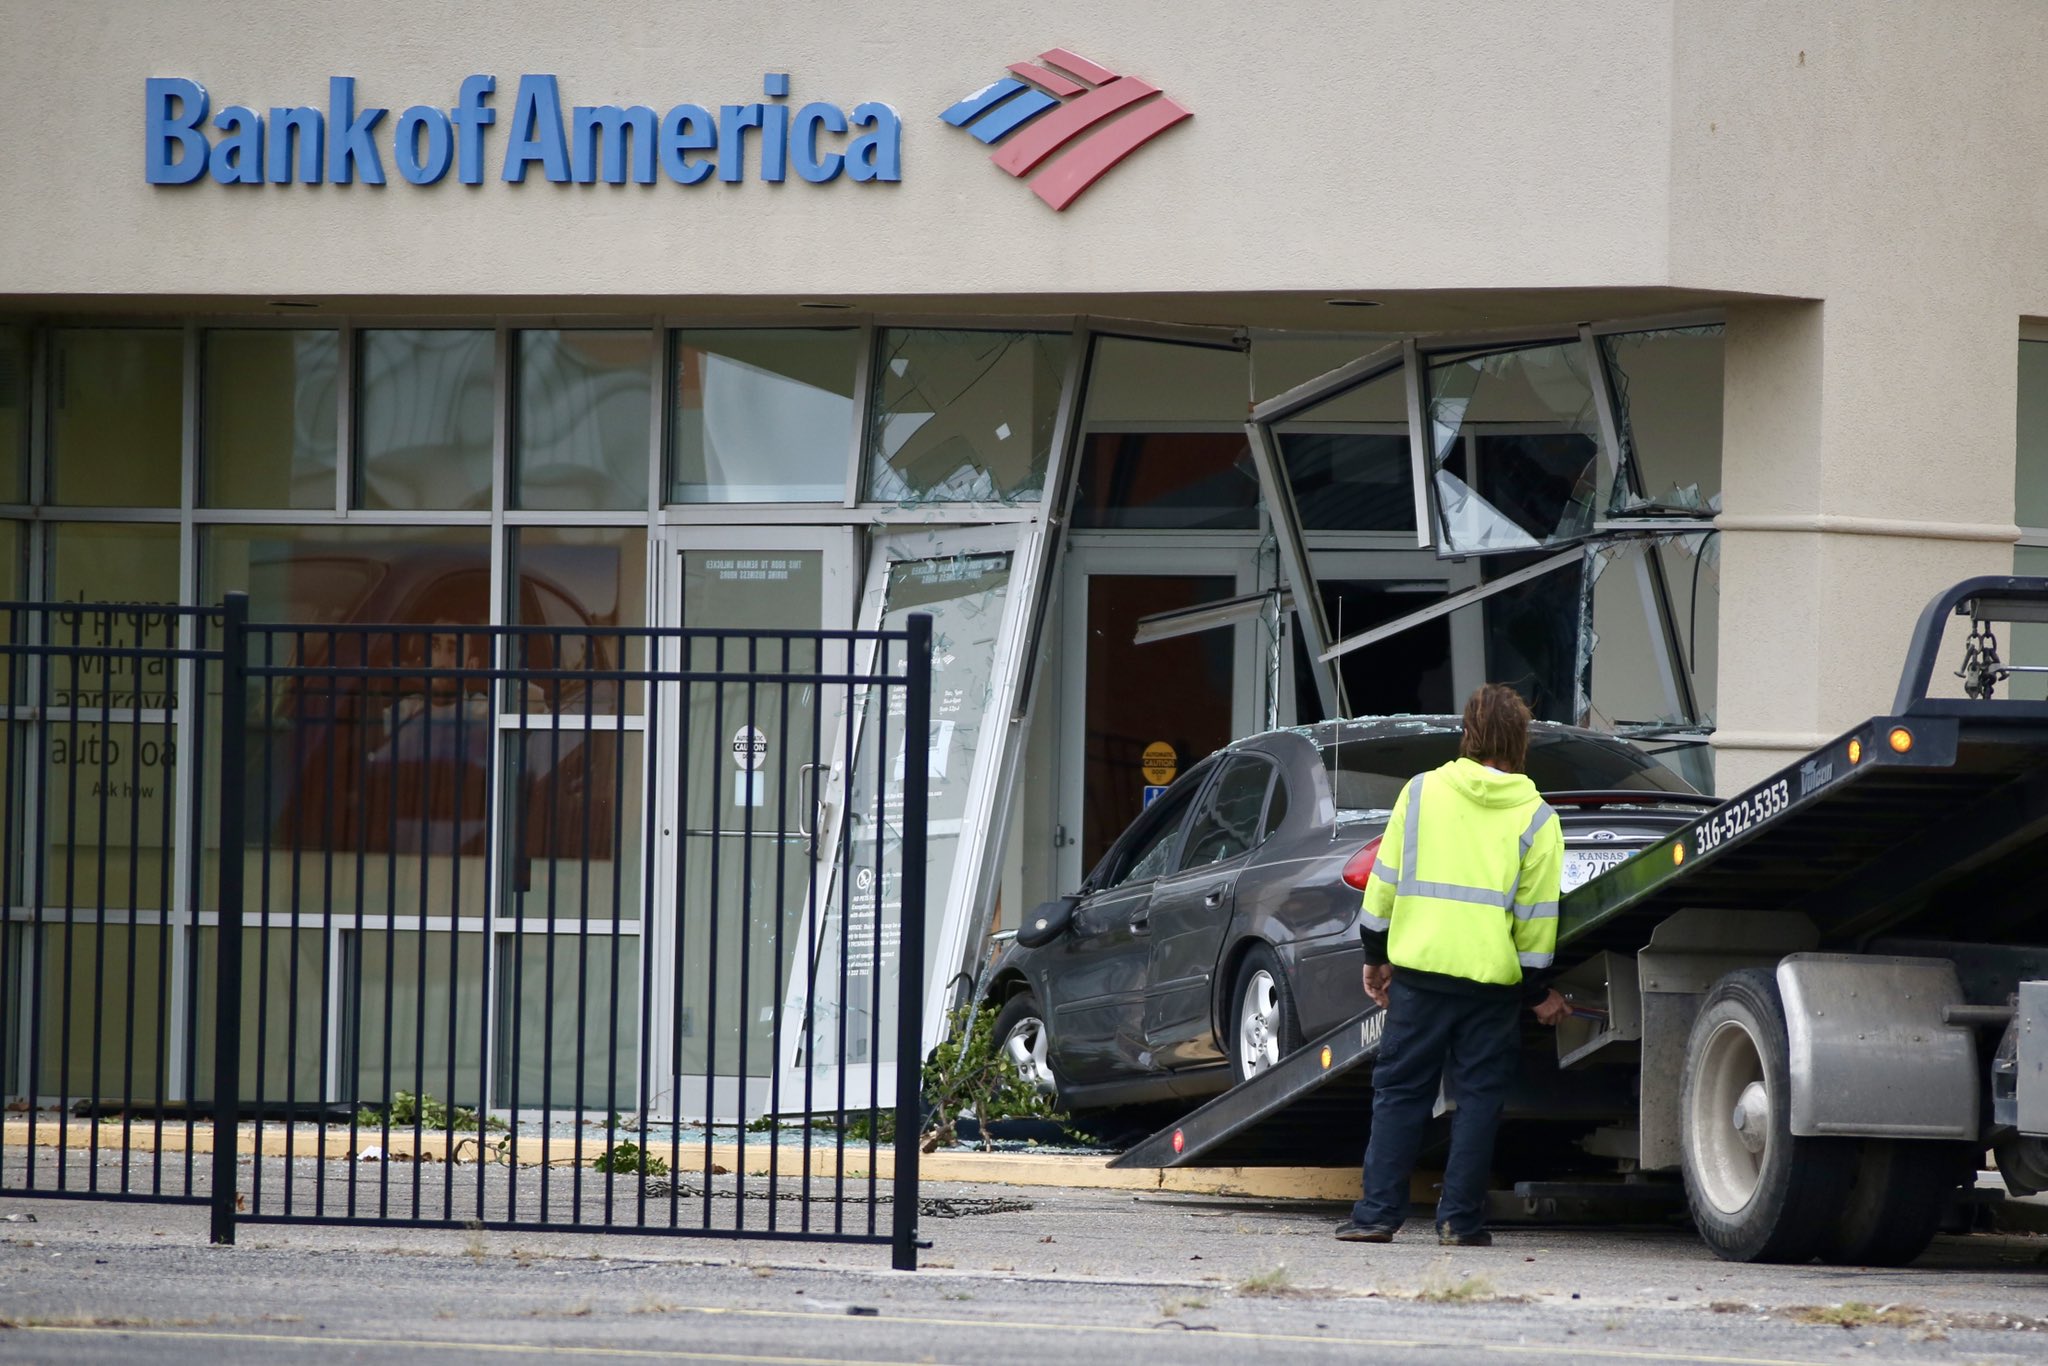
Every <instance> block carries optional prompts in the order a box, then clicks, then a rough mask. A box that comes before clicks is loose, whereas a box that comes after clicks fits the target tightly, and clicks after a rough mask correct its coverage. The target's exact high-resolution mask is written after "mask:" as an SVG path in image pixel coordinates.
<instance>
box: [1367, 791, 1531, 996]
mask: <svg viewBox="0 0 2048 1366" xmlns="http://www.w3.org/2000/svg"><path fill="white" fill-rule="evenodd" d="M1563 871H1564V834H1563V832H1562V831H1561V830H1560V829H1559V826H1558V820H1557V813H1556V812H1555V811H1553V810H1551V809H1550V807H1549V806H1548V805H1546V804H1545V803H1544V801H1543V799H1542V798H1541V797H1539V796H1538V795H1537V794H1536V785H1535V784H1534V783H1532V782H1530V781H1529V779H1528V778H1527V777H1526V776H1525V775H1523V774H1520V773H1501V772H1499V771H1497V770H1495V769H1491V768H1488V767H1486V766H1485V765H1484V764H1480V763H1475V762H1473V761H1472V760H1470V759H1458V760H1455V761H1453V762H1451V763H1448V764H1445V765H1444V766H1443V767H1442V768H1439V769H1435V770H1432V771H1431V772H1428V773H1421V774H1417V775H1416V776H1415V777H1414V778H1412V779H1410V780H1409V782H1408V785H1407V786H1406V787H1405V788H1403V789H1402V791H1401V796H1400V797H1399V799H1398V800H1396V801H1395V803H1394V815H1393V819H1392V820H1390V821H1389V822H1388V823H1387V829H1386V833H1385V834H1384V835H1382V836H1381V838H1380V849H1379V856H1378V859H1377V860H1376V861H1375V863H1374V864H1373V870H1372V877H1371V879H1370V880H1369V881H1368V882H1367V883H1366V888H1365V914H1364V916H1363V921H1362V923H1363V925H1364V928H1365V929H1367V930H1371V931H1374V932H1380V931H1384V932H1386V934H1387V961H1388V962H1390V963H1392V964H1393V965H1394V966H1395V967H1401V968H1414V969H1418V970H1420V971H1423V972H1435V973H1441V974H1443V975H1445V976H1447V977H1462V978H1465V979H1467V980H1468V981H1473V982H1485V983H1490V984H1497V985H1502V986H1511V985H1513V984H1515V983H1517V982H1520V981H1521V980H1522V971H1523V969H1525V968H1527V969H1530V970H1532V971H1536V970H1541V969H1544V968H1547V967H1549V966H1550V961H1551V958H1552V956H1553V954H1554V953H1555V952H1556V949H1557V898H1558V883H1559V879H1560V877H1561V876H1562V874H1563Z"/></svg>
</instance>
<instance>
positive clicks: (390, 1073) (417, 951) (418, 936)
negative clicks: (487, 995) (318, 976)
mask: <svg viewBox="0 0 2048 1366" xmlns="http://www.w3.org/2000/svg"><path fill="white" fill-rule="evenodd" d="M343 943H344V945H345V946H346V947H345V948H344V949H343V954H344V958H343V961H344V962H345V963H347V964H348V968H349V974H350V976H349V979H348V980H350V981H352V982H353V983H354V987H355V989H354V991H353V992H352V993H351V1003H352V1005H353V1007H354V1009H353V1012H352V1018H353V1019H354V1021H355V1022H356V1027H355V1028H354V1029H353V1030H350V1031H347V1032H346V1033H345V1034H344V1035H343V1037H342V1039H341V1040H340V1042H341V1043H342V1046H343V1047H344V1048H345V1049H346V1050H347V1055H348V1056H352V1057H353V1059H354V1067H353V1069H352V1071H353V1075H354V1078H355V1089H354V1090H353V1091H349V1092H345V1093H344V1095H343V1099H345V1100H353V1101H356V1102H358V1103H359V1104H362V1105H368V1106H383V1105H386V1104H388V1103H389V1101H390V1099H391V1097H392V1096H393V1095H394V1094H395V1093H396V1092H399V1091H409V1092H411V1093H412V1094H413V1095H416V1096H422V1095H425V1096H433V1097H434V1098H435V1099H436V1100H441V1101H445V1102H446V1103H448V1104H449V1105H464V1106H472V1107H474V1106H476V1105H478V1104H479V1103H481V1101H482V1099H483V1089H484V1087H483V1036H484V958H483V953H484V936H483V935H482V934H480V933H475V932H466V931H465V932H450V931H448V930H445V929H417V928H415V929H381V930H380V929H366V930H364V931H363V932H362V933H360V934H357V933H354V932H352V931H345V932H344V934H343ZM387 1020H388V1021H389V1024H388V1026H387V1024H386V1021H387ZM451 1026H452V1027H453V1029H454V1033H453V1034H452V1035H451V1034H450V1033H449V1030H450V1027H451ZM349 1070H350V1069H347V1068H346V1067H345V1068H344V1075H347V1073H348V1071H349ZM392 1127H393V1128H394V1129H395V1128H398V1127H400V1126H398V1125H393V1126H392ZM403 1127H405V1128H408V1129H409V1128H411V1127H412V1126H411V1125H410V1124H407V1125H405V1126H403ZM430 1131H431V1128H430Z"/></svg>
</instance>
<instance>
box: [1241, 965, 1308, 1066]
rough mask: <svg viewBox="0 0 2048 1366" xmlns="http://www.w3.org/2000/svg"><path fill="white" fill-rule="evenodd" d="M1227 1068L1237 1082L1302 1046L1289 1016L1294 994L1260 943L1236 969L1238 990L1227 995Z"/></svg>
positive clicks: (1293, 1017) (1294, 1021)
mask: <svg viewBox="0 0 2048 1366" xmlns="http://www.w3.org/2000/svg"><path fill="white" fill-rule="evenodd" d="M1230 1000H1231V1011H1230V1020H1229V1026H1230V1033H1229V1034H1228V1035H1226V1036H1225V1038H1226V1044H1227V1046H1228V1048H1229V1049H1230V1066H1231V1070H1232V1071H1233V1072H1234V1073H1235V1074H1236V1076H1237V1079H1238V1080H1239V1081H1244V1080H1245V1079H1247V1078H1249V1077H1255V1076H1257V1075H1258V1074H1259V1073H1261V1072H1264V1071H1266V1070H1267V1069H1268V1068H1270V1067H1273V1066H1274V1065H1275V1064H1277V1063H1278V1062H1279V1061H1280V1059H1282V1058H1284V1057H1286V1056H1287V1055H1288V1054H1289V1053H1292V1052H1293V1051H1294V1050H1295V1049H1297V1048H1299V1047H1301V1024H1300V1021H1299V1018H1298V1017H1297V1016H1296V1015H1295V1013H1294V992H1293V991H1292V990H1290V989H1289V988H1288V985H1287V974H1286V972H1284V971H1283V970H1282V969H1281V967H1280V960H1279V959H1278V958H1277V957H1275V956H1274V954H1273V951H1272V950H1271V949H1269V948H1267V947H1266V946H1265V945H1264V944H1254V945H1253V946H1252V951H1251V952H1250V953H1248V954H1246V955H1245V956H1244V964H1243V965H1242V966H1241V967H1239V968H1238V970H1237V990H1235V991H1233V992H1231V993H1230Z"/></svg>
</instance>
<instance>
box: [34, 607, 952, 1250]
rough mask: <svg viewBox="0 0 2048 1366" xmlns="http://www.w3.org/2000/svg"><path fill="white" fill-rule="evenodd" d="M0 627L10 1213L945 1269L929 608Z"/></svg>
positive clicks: (154, 610) (225, 1237)
mask: <svg viewBox="0 0 2048 1366" xmlns="http://www.w3.org/2000/svg"><path fill="white" fill-rule="evenodd" d="M0 612H4V613H5V627H6V630H5V635H6V644H5V646H4V647H0V648H4V651H5V653H4V664H5V667H4V669H0V706H4V708H5V710H4V715H5V717H6V718H7V725H6V731H5V734H4V736H0V763H4V775H0V779H4V781H0V875H4V879H5V881H4V886H5V888H6V905H7V907H8V910H7V918H6V922H5V926H4V932H0V1002H5V1005H4V1007H0V1082H4V1090H5V1093H6V1095H7V1097H8V1108H7V1115H6V1122H5V1124H4V1126H0V1193H21V1194H29V1193H33V1194H36V1195H48V1196H71V1197H82V1198H94V1199H145V1200H160V1201H176V1202H189V1203H206V1204H208V1205H209V1206H210V1207H211V1210H212V1219H213V1236H214V1238H215V1239H216V1240H219V1241H231V1240H232V1239H233V1237H234V1230H235V1227H236V1225H237V1224H238V1223H241V1222H250V1221H256V1222H265V1221H302V1222H322V1223H380V1224H393V1223H401V1224H408V1225H422V1226H454V1227H464V1226H467V1227H479V1226H481V1227H491V1228H532V1229H543V1228H544V1229H584V1230H619V1231H630V1232H668V1233H677V1234H695V1235H713V1236H737V1237H770V1238H811V1239H830V1240H839V1241H860V1242H887V1243H890V1244H891V1245H892V1246H893V1249H894V1259H895V1262H896V1264H897V1265H898V1266H904V1267H907V1266H911V1265H914V1264H915V1250H914V1249H915V1239H916V1222H915V1220H916V1190H917V1131H918V1123H919V1094H918V1090H919V1068H918V1066H917V1061H918V1059H919V1057H920V1056H921V1035H922V1028H923V1013H922V988H923V985H924V982H925V980H926V976H927V969H926V964H925V952H924V933H923V930H924V902H925V865H926V860H925V833H926V824H927V812H928V795H929V777H928V775H929V755H928V749H929V743H930V722H931V691H930V688H931V663H930V660H931V624H930V619H929V618H927V617H912V618H911V619H910V621H909V623H908V629H907V630H905V631H902V632H844V631H839V632H833V631H767V630H763V631H698V630H677V629H667V630H664V629H655V628H606V627H594V626H589V625H584V624H576V625H571V626H502V627H481V626H470V625H461V624H456V623H452V622H429V623H426V624H421V625H404V626H393V625H365V624H355V623H332V624H321V625H317V626H315V625H270V624H251V623H250V622H249V621H248V619H247V604H246V600H245V599H243V598H241V597H240V596H239V595H235V596H231V597H230V598H229V599H228V601H227V603H226V605H225V607H223V608H218V609H191V608H160V607H123V606H84V605H49V604H33V605H21V604H16V605H11V606H0ZM898 1059H901V1060H903V1065H901V1066H897V1065H896V1062H897V1060H898ZM892 1206H893V1207H892Z"/></svg>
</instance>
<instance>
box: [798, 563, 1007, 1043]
mask: <svg viewBox="0 0 2048 1366" xmlns="http://www.w3.org/2000/svg"><path fill="white" fill-rule="evenodd" d="M1011 560H1012V554H1011V552H1009V551H1007V550H1005V551H998V552H992V553H983V554H959V555H950V556H945V557H942V558H935V559H922V560H903V561H899V562H897V563H894V564H891V565H890V566H889V579H888V584H887V587H886V589H885V593H884V599H883V604H882V623H881V624H882V629H883V630H884V631H902V630H904V629H905V628H906V626H907V624H908V619H909V616H910V614H911V613H912V612H928V613H930V614H931V616H932V699H931V701H932V712H931V733H930V734H931V739H930V749H929V751H928V755H927V761H926V762H927V773H928V774H929V776H930V780H931V782H930V790H929V800H930V824H929V830H928V834H927V838H926V843H925V854H926V874H925V876H926V896H925V904H924V908H923V909H924V915H925V942H924V952H925V958H924V963H923V980H924V981H925V982H926V983H930V982H931V981H932V978H933V973H934V970H935V966H936V964H937V962H938V953H939V949H940V946H941V945H942V944H943V943H944V942H945V940H946V935H945V926H946V924H947V923H948V921H949V920H952V919H957V918H958V917H959V916H962V915H965V914H967V913H968V908H967V907H966V906H965V905H963V904H956V903H955V902H954V901H953V900H952V899H951V890H952V881H953V870H954V867H955V865H956V864H957V862H958V861H959V859H960V857H961V854H962V849H963V844H962V840H963V838H964V837H968V836H970V835H972V834H973V832H972V831H971V830H970V829H969V828H968V819H967V818H968V815H969V811H968V798H969V795H970V791H971V788H972V784H973V783H974V781H975V778H976V775H977V773H978V772H979V771H980V770H981V769H982V768H983V767H984V766H985V764H986V762H987V761H988V760H989V758H990V757H991V756H992V755H994V754H995V753H996V752H997V750H999V749H1000V747H1001V745H1002V743H1003V737H1002V734H1001V731H1000V727H996V728H995V729H994V730H993V731H991V730H989V729H987V727H988V726H989V723H990V722H991V721H992V720H993V718H992V717H991V716H990V714H989V712H990V707H991V706H992V704H993V703H994V700H995V690H996V687H997V682H998V680H997V671H996V662H997V661H996V645H997V642H998V639H999V637H1000V634H1001V631H1002V623H1003V614H1004V611H1005V607H1006V604H1007V602H1008V599H1009V588H1010V570H1011ZM898 649H899V652H900V649H901V647H898ZM893 667H894V669H896V670H900V669H901V667H902V663H901V655H900V653H899V654H898V656H897V662H896V664H895V665H894V666H893ZM877 692H878V690H877V689H873V688H869V689H865V690H863V694H862V695H861V696H860V697H859V699H858V700H857V702H856V706H857V707H858V708H859V711H858V713H857V715H856V719H855V724H856V726H857V728H858V730H857V739H856V741H855V743H856V745H857V749H856V751H855V755H854V760H853V771H852V776H851V780H850V783H849V788H848V793H847V798H846V803H847V805H846V820H847V824H846V826H845V827H844V829H843V830H842V832H841V839H842V844H841V846H840V848H839V849H838V850H837V851H836V855H835V857H836V859H837V860H838V863H839V865H840V866H839V869H838V873H837V876H838V877H840V878H843V879H847V880H848V886H847V887H845V888H842V889H840V891H839V893H838V899H837V900H836V901H830V902H828V903H827V904H826V905H825V907H824V908H823V911H824V913H823V915H822V916H821V917H820V921H819V935H818V940H817V943H818V944H819V946H820V948H819V959H818V966H817V968H816V970H815V975H814V976H810V977H809V978H808V986H809V991H810V1005H809V1010H810V1018H811V1019H812V1021H813V1028H814V1030H815V1032H814V1034H813V1038H812V1041H811V1043H812V1049H813V1056H814V1057H815V1058H816V1060H817V1064H818V1066H819V1067H821V1068H825V1067H830V1066H832V1064H833V1061H834V1060H836V1059H838V1058H839V1057H840V1054H839V1052H838V1044H837V1042H836V1037H837V1034H838V1031H839V1030H840V1029H842V1028H843V1029H844V1030H845V1031H846V1040H847V1048H846V1053H845V1055H844V1056H845V1061H846V1064H847V1065H848V1066H857V1065H861V1064H865V1063H868V1062H882V1063H888V1062H893V1061H894V1060H895V1057H896V1000H897V992H898V974H899V972H900V971H901V968H900V964H899V962H898V959H897V946H898V942H899V935H900V933H901V928H902V913H903V887H902V871H903V800H904V766H905V755H906V753H907V746H906V745H905V743H904V738H903V727H904V723H905V720H906V714H905V708H906V705H907V702H908V698H907V695H906V692H905V690H904V689H902V688H900V687H899V688H891V689H889V690H888V694H887V696H886V698H883V697H878V696H877ZM804 990H805V983H804V982H797V983H793V984H792V986H791V991H792V993H795V994H801V993H802V992H803V991H804ZM842 1015H843V1019H842Z"/></svg>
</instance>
